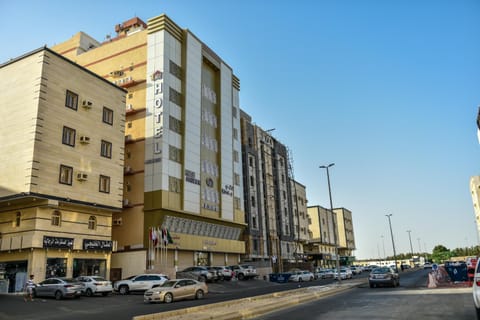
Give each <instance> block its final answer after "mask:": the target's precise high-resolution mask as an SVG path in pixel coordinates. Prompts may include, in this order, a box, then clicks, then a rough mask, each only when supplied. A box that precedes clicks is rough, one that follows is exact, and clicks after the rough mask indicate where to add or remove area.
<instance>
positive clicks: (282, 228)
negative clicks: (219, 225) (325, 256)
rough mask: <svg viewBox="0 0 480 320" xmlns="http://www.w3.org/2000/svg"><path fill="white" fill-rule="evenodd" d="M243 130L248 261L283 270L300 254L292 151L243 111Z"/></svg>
mask: <svg viewBox="0 0 480 320" xmlns="http://www.w3.org/2000/svg"><path fill="white" fill-rule="evenodd" d="M241 127H242V157H243V163H244V166H243V176H244V185H245V191H244V192H245V212H246V222H247V226H248V229H247V231H246V233H245V242H246V248H247V249H246V251H247V252H246V254H245V257H244V259H245V260H246V261H253V262H256V263H257V264H258V266H261V265H262V264H261V263H262V262H263V263H264V264H263V266H267V267H269V268H271V269H272V270H273V271H275V272H278V271H283V265H284V264H285V263H286V262H293V261H295V260H296V259H297V256H296V254H297V253H298V251H299V249H298V241H297V238H298V236H297V235H296V233H295V222H294V221H295V220H297V222H298V219H296V218H295V217H294V213H297V212H299V211H300V210H297V211H294V201H293V200H294V196H293V189H292V184H291V178H290V176H291V175H290V171H289V154H288V149H287V147H286V146H285V145H283V144H282V143H280V142H279V141H278V140H277V139H275V138H274V137H273V136H272V135H271V134H270V131H271V130H264V129H262V128H261V127H259V126H257V125H255V124H253V123H252V119H251V117H250V116H249V115H248V114H247V113H245V112H243V111H242V114H241ZM299 189H300V188H299ZM299 192H300V193H302V194H303V192H302V191H300V190H299Z"/></svg>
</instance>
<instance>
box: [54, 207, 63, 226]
mask: <svg viewBox="0 0 480 320" xmlns="http://www.w3.org/2000/svg"><path fill="white" fill-rule="evenodd" d="M61 222H62V213H61V212H60V211H58V210H55V211H53V213H52V226H58V227H59V226H60V224H61Z"/></svg>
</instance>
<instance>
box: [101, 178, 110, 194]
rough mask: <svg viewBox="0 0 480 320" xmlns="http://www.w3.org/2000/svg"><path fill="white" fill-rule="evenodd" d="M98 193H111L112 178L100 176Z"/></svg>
mask: <svg viewBox="0 0 480 320" xmlns="http://www.w3.org/2000/svg"><path fill="white" fill-rule="evenodd" d="M98 188H99V189H98V191H100V192H103V193H110V177H107V176H103V175H100V181H99V187H98Z"/></svg>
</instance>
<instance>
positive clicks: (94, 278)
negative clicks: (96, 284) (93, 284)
mask: <svg viewBox="0 0 480 320" xmlns="http://www.w3.org/2000/svg"><path fill="white" fill-rule="evenodd" d="M92 280H94V281H105V278H102V277H97V276H95V277H92Z"/></svg>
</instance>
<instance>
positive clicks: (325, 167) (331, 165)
mask: <svg viewBox="0 0 480 320" xmlns="http://www.w3.org/2000/svg"><path fill="white" fill-rule="evenodd" d="M334 165H335V163H330V164H329V165H328V166H320V167H319V168H321V169H328V168H330V167H333V166H334Z"/></svg>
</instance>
